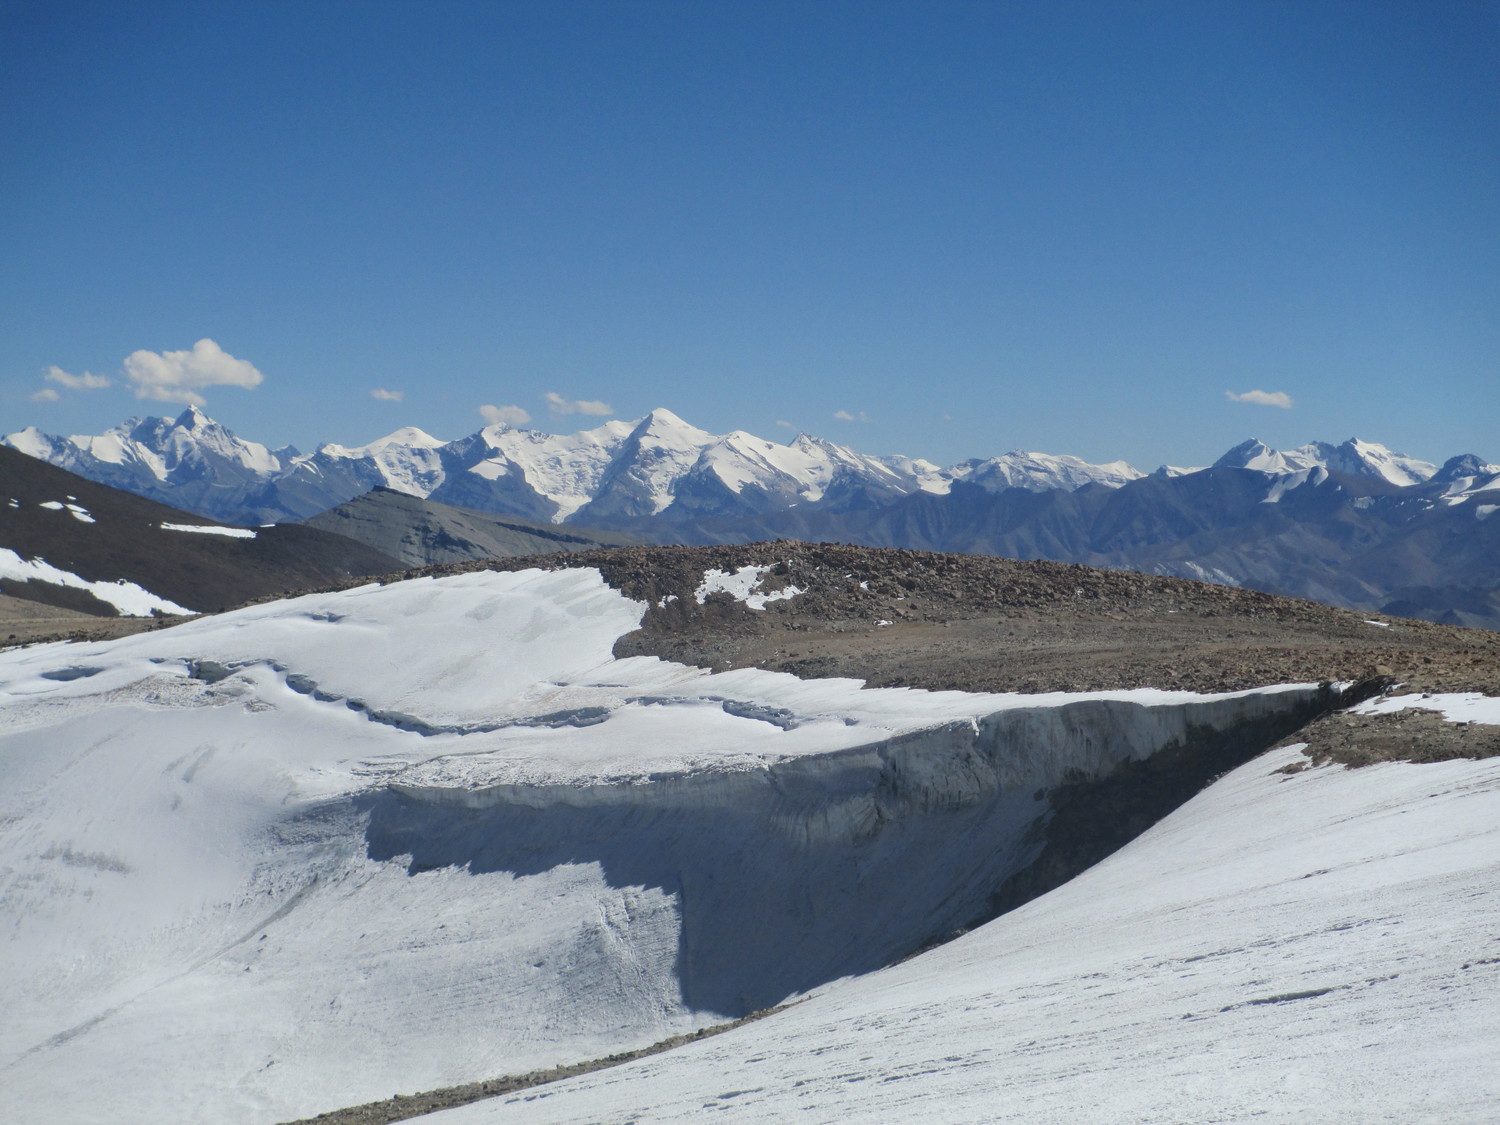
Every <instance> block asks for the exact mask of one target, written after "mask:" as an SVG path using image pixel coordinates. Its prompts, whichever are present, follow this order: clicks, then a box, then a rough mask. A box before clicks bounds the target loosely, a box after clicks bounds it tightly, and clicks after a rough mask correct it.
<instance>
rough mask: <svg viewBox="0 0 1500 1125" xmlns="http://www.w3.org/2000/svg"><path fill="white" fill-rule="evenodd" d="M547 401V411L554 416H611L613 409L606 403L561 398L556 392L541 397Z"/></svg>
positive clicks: (549, 392)
mask: <svg viewBox="0 0 1500 1125" xmlns="http://www.w3.org/2000/svg"><path fill="white" fill-rule="evenodd" d="M542 397H543V398H545V399H546V400H547V409H548V410H550V411H552V413H554V414H598V415H604V414H613V413H614V412H615V408H614V407H613V406H611V405H610V404H609V403H607V402H590V401H589V400H588V399H581V398H580V399H571V398H563V396H562V395H560V394H558V393H557V392H556V391H548V392H547V393H546V394H545V395H543V396H542Z"/></svg>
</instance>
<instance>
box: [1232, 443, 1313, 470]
mask: <svg viewBox="0 0 1500 1125" xmlns="http://www.w3.org/2000/svg"><path fill="white" fill-rule="evenodd" d="M1309 448H1310V447H1308V446H1304V447H1303V448H1302V449H1294V450H1290V451H1285V452H1283V451H1282V450H1279V449H1272V448H1271V447H1270V446H1269V445H1267V444H1266V443H1265V442H1263V441H1261V440H1259V439H1258V438H1251V439H1250V440H1249V441H1243V442H1241V443H1240V444H1239V445H1237V446H1235V447H1234V448H1233V449H1231V450H1230V451H1229V452H1228V453H1226V454H1224V456H1222V457H1220V458H1219V459H1218V460H1217V461H1215V462H1214V464H1213V467H1214V468H1216V469H1254V470H1255V471H1256V472H1261V473H1297V472H1301V471H1302V470H1303V469H1310V468H1312V467H1313V466H1314V465H1317V464H1320V463H1321V462H1320V461H1319V460H1318V459H1317V458H1316V457H1315V456H1314V455H1312V454H1310V453H1308V449H1309Z"/></svg>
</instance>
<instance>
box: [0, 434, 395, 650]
mask: <svg viewBox="0 0 1500 1125" xmlns="http://www.w3.org/2000/svg"><path fill="white" fill-rule="evenodd" d="M173 524H175V525H178V526H182V527H196V528H202V529H208V530H199V531H177V530H171V529H170V527H169V526H167V525H173ZM234 530H235V529H225V528H224V525H221V524H216V523H215V522H214V521H212V520H208V519H205V518H204V517H202V516H197V515H192V514H191V513H188V512H183V511H180V510H178V509H176V508H169V507H167V506H166V505H164V504H158V503H156V502H155V501H152V500H146V499H144V498H142V497H139V496H135V495H133V494H131V493H128V492H122V491H120V490H118V489H115V488H111V487H109V486H108V485H102V484H96V483H94V482H93V481H89V480H85V479H84V478H82V477H80V476H76V475H75V474H73V473H70V472H68V471H66V470H64V469H59V468H57V467H55V466H53V465H49V464H47V463H45V462H43V461H38V460H36V459H34V458H32V457H27V456H26V455H25V454H22V453H17V452H16V451H15V450H13V449H8V448H4V447H0V550H4V551H7V552H11V553H13V554H14V556H15V559H14V560H13V563H12V569H13V570H14V569H17V567H16V565H15V564H17V563H19V564H22V566H24V563H25V562H26V561H28V560H44V561H45V562H46V563H47V564H50V566H52V567H55V568H57V569H58V570H61V571H64V572H67V573H68V574H70V575H74V576H76V577H77V578H79V579H82V580H83V581H84V582H87V583H110V584H117V583H120V582H126V583H133V584H134V585H136V586H138V587H140V588H141V589H142V591H145V592H149V594H151V595H155V596H156V597H157V598H161V599H166V600H167V601H169V602H173V603H176V604H177V605H179V606H181V607H183V608H185V609H189V610H192V611H195V612H214V611H217V610H221V609H226V608H228V607H230V606H234V605H238V604H240V603H241V602H245V601H249V600H252V599H255V598H260V597H266V596H268V595H276V594H280V593H283V592H290V591H298V590H305V589H308V588H309V587H313V586H319V585H326V584H328V583H330V582H338V581H341V580H343V579H347V578H350V577H355V576H360V575H371V574H387V573H390V572H392V571H396V570H400V569H401V568H402V565H403V564H401V563H400V562H398V561H397V560H395V559H393V558H391V557H390V556H388V555H385V554H382V553H381V552H379V551H376V550H374V549H372V548H370V547H368V546H366V545H365V544H363V543H357V542H355V541H354V540H352V539H348V538H345V537H344V536H341V535H335V534H332V533H330V532H327V531H322V530H319V529H317V528H311V527H300V526H297V525H290V526H285V527H268V528H255V529H240V533H239V534H225V533H224V532H225V531H230V532H233V531H234ZM5 557H7V558H9V557H10V556H9V555H7V556H5ZM0 592H3V593H4V594H5V595H7V596H8V597H10V598H14V599H20V600H22V601H26V602H31V603H40V604H42V605H46V606H52V607H58V608H60V609H62V610H64V611H71V613H72V614H81V615H84V617H83V618H75V617H72V616H71V615H70V614H69V613H63V614H61V615H60V616H59V615H55V614H54V615H44V616H43V617H42V618H37V616H36V614H35V612H34V611H18V612H17V613H16V614H13V615H9V619H10V627H8V628H7V629H6V633H7V634H9V633H16V634H17V636H18V639H21V634H25V635H27V636H30V635H35V633H37V632H42V633H47V632H51V631H54V630H53V629H52V628H51V627H50V626H52V625H55V624H58V623H59V622H63V621H73V622H75V623H81V621H83V620H85V619H86V618H88V617H92V618H98V617H115V616H117V615H118V614H119V613H120V610H119V609H118V608H117V607H116V606H115V605H113V604H111V603H110V602H108V601H106V600H103V599H101V597H99V596H98V594H97V593H96V592H91V591H90V590H89V589H86V588H81V587H80V586H69V585H62V584H59V583H57V582H49V581H43V580H41V579H40V578H38V577H31V578H30V579H29V580H21V579H20V578H19V577H17V576H11V577H5V578H0ZM106 592H108V591H106ZM37 621H42V622H44V624H42V625H37V624H35V622H37ZM28 623H30V624H28Z"/></svg>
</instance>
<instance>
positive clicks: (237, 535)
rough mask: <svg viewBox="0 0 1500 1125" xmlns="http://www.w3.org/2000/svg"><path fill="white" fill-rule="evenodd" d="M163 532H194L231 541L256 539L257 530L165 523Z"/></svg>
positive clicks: (162, 527) (162, 526)
mask: <svg viewBox="0 0 1500 1125" xmlns="http://www.w3.org/2000/svg"><path fill="white" fill-rule="evenodd" d="M161 529H162V530H163V531H194V532H197V533H199V534H201V535H223V536H225V537H226V538H229V539H254V538H255V529H254V528H250V527H212V526H207V525H204V524H196V523H164V524H162V525H161Z"/></svg>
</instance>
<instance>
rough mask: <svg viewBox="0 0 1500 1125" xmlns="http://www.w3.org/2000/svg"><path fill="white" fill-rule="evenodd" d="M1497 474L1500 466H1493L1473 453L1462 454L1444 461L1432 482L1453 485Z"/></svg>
mask: <svg viewBox="0 0 1500 1125" xmlns="http://www.w3.org/2000/svg"><path fill="white" fill-rule="evenodd" d="M1497 473H1500V465H1491V464H1489V463H1488V462H1486V461H1485V460H1484V459H1483V458H1480V457H1476V456H1475V455H1474V454H1472V453H1460V454H1459V455H1458V456H1457V457H1450V458H1448V460H1446V461H1444V462H1443V467H1442V468H1441V469H1439V470H1438V471H1437V472H1436V473H1434V474H1433V475H1432V480H1433V481H1434V482H1435V483H1438V484H1451V483H1453V482H1454V481H1460V480H1465V479H1468V478H1472V477H1491V476H1494V475H1496V474H1497Z"/></svg>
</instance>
